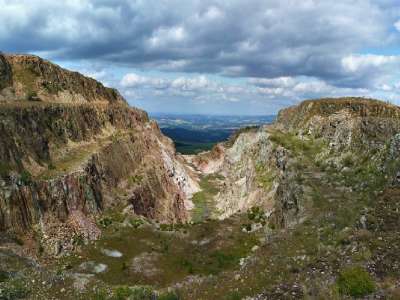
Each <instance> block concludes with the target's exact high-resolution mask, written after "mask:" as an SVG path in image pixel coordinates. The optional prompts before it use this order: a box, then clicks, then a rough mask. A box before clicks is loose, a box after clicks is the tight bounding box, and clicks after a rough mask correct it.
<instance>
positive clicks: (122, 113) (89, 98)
mask: <svg viewBox="0 0 400 300" xmlns="http://www.w3.org/2000/svg"><path fill="white" fill-rule="evenodd" d="M6 61H7V62H8V63H9V64H10V66H11V69H12V74H13V76H12V78H13V87H14V89H15V94H14V96H15V97H16V98H13V96H12V97H10V98H7V99H5V100H4V101H3V102H0V136H1V137H2V138H1V140H0V231H1V232H3V233H4V232H6V233H12V234H15V235H17V236H19V237H22V238H23V239H34V240H36V241H38V242H39V244H40V245H41V246H40V247H41V248H42V249H44V251H45V252H46V253H49V254H54V255H57V254H60V253H65V251H70V250H73V249H74V247H75V246H76V245H77V244H79V241H83V242H84V241H87V240H90V239H96V238H98V237H99V236H100V234H101V231H100V229H99V226H98V225H97V222H98V221H99V219H101V218H102V215H103V213H104V212H105V211H115V210H116V211H122V209H123V208H124V207H126V206H129V207H131V208H132V209H133V211H134V212H135V213H136V214H138V215H143V216H145V217H148V218H150V219H154V220H157V221H160V222H165V223H174V222H186V221H187V220H188V215H187V212H186V209H187V206H190V205H191V202H190V200H189V198H190V196H191V194H192V193H193V192H195V191H197V190H198V184H197V182H196V181H195V180H194V179H193V178H192V177H193V174H192V171H191V170H190V169H189V168H187V167H186V166H185V164H184V162H183V159H182V158H180V157H179V156H178V155H177V154H176V153H175V149H174V146H173V143H172V141H171V140H170V139H168V138H166V137H165V136H163V135H162V133H161V132H160V130H159V128H158V126H157V124H155V123H154V122H152V121H149V119H148V116H147V114H146V113H145V112H143V111H141V110H139V109H136V108H131V107H129V106H128V105H127V104H126V102H125V100H124V99H123V98H122V97H121V96H120V95H119V94H118V92H116V91H115V90H112V89H108V88H105V87H103V86H102V85H101V84H100V83H98V82H96V81H94V80H92V79H89V78H86V77H84V76H82V75H80V74H78V73H74V72H69V71H67V70H64V69H61V68H59V67H58V66H56V65H53V64H51V63H50V62H47V61H44V60H42V59H40V58H38V57H34V56H19V55H18V56H13V55H11V56H10V55H8V56H6ZM24 72H26V73H24ZM21 74H25V75H26V74H29V76H27V77H21V76H22V75H21ZM25 75H24V76H25ZM3 77H4V76H3ZM4 78H5V77H4ZM24 80H26V82H24ZM3 82H4V80H3ZM50 83H51V87H52V88H56V89H50V90H49V89H47V90H46V84H50ZM27 89H31V90H33V91H35V92H36V95H37V97H38V99H37V100H41V101H30V100H32V99H26V100H20V98H19V97H20V96H23V95H25V94H24V93H26V91H27ZM3 91H4V89H3ZM3 95H4V94H3ZM66 95H68V97H67V96H66ZM17 99H19V100H17Z"/></svg>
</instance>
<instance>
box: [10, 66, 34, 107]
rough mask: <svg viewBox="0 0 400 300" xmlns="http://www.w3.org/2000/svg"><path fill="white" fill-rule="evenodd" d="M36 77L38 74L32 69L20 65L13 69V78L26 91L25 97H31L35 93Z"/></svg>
mask: <svg viewBox="0 0 400 300" xmlns="http://www.w3.org/2000/svg"><path fill="white" fill-rule="evenodd" d="M37 77H38V75H37V74H36V73H35V72H34V71H33V70H32V69H28V68H22V67H16V68H14V69H13V78H14V80H15V81H17V82H20V83H21V85H22V86H23V88H24V91H25V93H26V97H27V99H29V98H31V97H32V96H33V95H35V93H36V90H37V86H36V79H37ZM36 96H37V94H36Z"/></svg>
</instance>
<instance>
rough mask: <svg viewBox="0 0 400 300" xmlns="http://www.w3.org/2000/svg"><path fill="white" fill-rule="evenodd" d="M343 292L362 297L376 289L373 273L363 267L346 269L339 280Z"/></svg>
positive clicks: (340, 289)
mask: <svg viewBox="0 0 400 300" xmlns="http://www.w3.org/2000/svg"><path fill="white" fill-rule="evenodd" d="M337 284H338V286H339V292H340V293H341V294H345V295H349V296H353V297H362V296H365V295H368V294H370V293H372V292H373V291H375V284H374V281H373V279H372V277H371V275H370V274H369V273H368V272H367V271H365V270H364V269H363V268H361V267H351V268H347V269H344V270H343V271H342V272H340V274H339V278H338V280H337Z"/></svg>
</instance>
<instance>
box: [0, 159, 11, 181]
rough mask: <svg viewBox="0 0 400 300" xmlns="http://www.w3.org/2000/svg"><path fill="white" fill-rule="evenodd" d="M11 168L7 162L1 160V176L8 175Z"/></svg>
mask: <svg viewBox="0 0 400 300" xmlns="http://www.w3.org/2000/svg"><path fill="white" fill-rule="evenodd" d="M10 170H11V168H10V166H9V165H8V164H7V163H3V162H0V177H2V178H5V177H7V176H8V173H9V172H10Z"/></svg>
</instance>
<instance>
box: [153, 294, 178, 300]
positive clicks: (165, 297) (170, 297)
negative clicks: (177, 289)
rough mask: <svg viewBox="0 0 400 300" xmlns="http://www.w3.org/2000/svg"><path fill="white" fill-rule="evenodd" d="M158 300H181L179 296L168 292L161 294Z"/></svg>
mask: <svg viewBox="0 0 400 300" xmlns="http://www.w3.org/2000/svg"><path fill="white" fill-rule="evenodd" d="M157 300H179V296H178V295H177V294H176V293H174V292H166V293H162V294H160V295H159V296H158V298H157Z"/></svg>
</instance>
